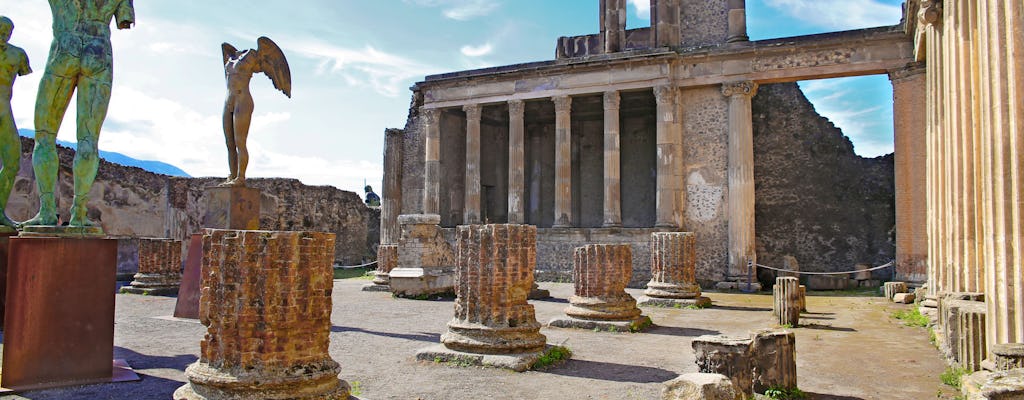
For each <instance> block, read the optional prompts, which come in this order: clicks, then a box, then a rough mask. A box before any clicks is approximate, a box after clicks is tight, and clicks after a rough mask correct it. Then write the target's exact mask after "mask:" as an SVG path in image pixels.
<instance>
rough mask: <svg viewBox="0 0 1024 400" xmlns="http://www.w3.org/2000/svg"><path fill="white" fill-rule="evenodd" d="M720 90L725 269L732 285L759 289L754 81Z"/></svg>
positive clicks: (730, 85) (729, 85)
mask: <svg viewBox="0 0 1024 400" xmlns="http://www.w3.org/2000/svg"><path fill="white" fill-rule="evenodd" d="M722 94H723V95H725V97H727V98H729V199H728V203H729V213H728V215H729V272H728V276H727V277H726V279H727V280H729V281H730V282H735V283H737V285H735V287H736V288H739V289H746V288H747V285H748V284H749V286H750V288H751V289H752V290H760V289H761V285H760V284H759V283H757V267H756V265H751V266H748V262H750V263H753V264H756V263H757V254H756V252H755V249H754V129H753V125H752V123H753V122H752V120H751V116H752V111H751V108H750V100H751V98H753V97H754V95H756V94H757V83H755V82H751V81H743V82H734V83H726V84H723V85H722Z"/></svg>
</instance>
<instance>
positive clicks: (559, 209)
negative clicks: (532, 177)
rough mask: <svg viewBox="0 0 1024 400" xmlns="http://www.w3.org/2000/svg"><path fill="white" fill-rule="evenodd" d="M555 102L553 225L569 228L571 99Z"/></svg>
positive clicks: (560, 98)
mask: <svg viewBox="0 0 1024 400" xmlns="http://www.w3.org/2000/svg"><path fill="white" fill-rule="evenodd" d="M551 100H552V101H554V102H555V223H554V225H553V226H552V227H554V228H569V227H572V225H573V220H572V97H569V96H556V97H553V98H551Z"/></svg>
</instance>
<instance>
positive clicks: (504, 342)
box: [392, 224, 547, 371]
mask: <svg viewBox="0 0 1024 400" xmlns="http://www.w3.org/2000/svg"><path fill="white" fill-rule="evenodd" d="M457 234H458V238H457V245H456V248H457V249H458V256H457V257H456V260H457V261H456V269H457V273H456V276H457V277H458V280H457V281H456V282H455V293H456V294H457V295H458V297H457V298H456V299H455V317H454V318H453V319H452V320H451V321H450V322H449V323H448V331H447V332H445V333H444V334H443V335H442V336H441V344H442V345H443V346H442V347H438V346H433V347H429V348H426V349H422V350H420V351H418V352H417V353H416V358H417V359H420V360H427V361H433V360H435V359H436V358H437V357H442V355H444V357H457V358H459V359H460V360H463V361H467V362H470V363H476V364H488V363H490V364H491V365H495V366H499V367H502V366H504V367H506V368H510V369H513V370H516V371H522V370H525V369H527V368H529V366H530V365H532V364H533V362H535V361H536V360H537V359H538V358H539V356H540V355H541V354H542V353H543V352H544V350H545V348H546V342H547V337H545V336H544V335H543V334H541V333H540V328H541V325H540V323H538V322H537V317H536V314H535V313H534V309H533V305H531V304H529V303H528V302H527V301H526V300H527V299H526V297H527V295H528V294H529V293H530V288H531V287H532V286H533V270H534V268H536V267H535V263H536V247H537V228H536V227H535V226H530V225H511V224H506V225H467V226H460V227H458V233H457ZM403 236H404V235H403ZM392 281H394V277H392ZM495 356H498V357H497V358H496V357H495ZM498 359H500V363H498V364H495V362H497V360H498ZM488 360H491V361H490V362H488ZM510 365H511V366H514V368H513V367H509V366H510Z"/></svg>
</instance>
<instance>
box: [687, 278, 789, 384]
mask: <svg viewBox="0 0 1024 400" xmlns="http://www.w3.org/2000/svg"><path fill="white" fill-rule="evenodd" d="M779 279H783V278H779ZM786 279H790V278H786ZM692 346H693V350H694V353H695V356H696V359H697V360H696V361H697V369H698V371H699V372H701V373H710V374H721V375H724V376H726V377H728V378H729V380H731V381H732V384H733V387H734V388H735V389H736V391H737V392H739V393H740V394H742V395H743V396H745V397H744V398H753V396H754V394H755V393H764V391H765V390H767V389H769V388H773V387H779V388H790V389H792V388H796V387H797V373H796V336H795V335H793V333H792V332H789V331H776V330H762V331H755V332H751V335H750V338H738V337H730V336H701V337H698V338H696V339H694V340H693V342H692Z"/></svg>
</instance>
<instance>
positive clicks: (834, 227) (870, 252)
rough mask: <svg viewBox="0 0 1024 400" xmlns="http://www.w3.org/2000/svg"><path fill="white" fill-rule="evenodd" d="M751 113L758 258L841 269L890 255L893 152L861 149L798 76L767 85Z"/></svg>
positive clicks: (773, 263) (774, 263)
mask: <svg viewBox="0 0 1024 400" xmlns="http://www.w3.org/2000/svg"><path fill="white" fill-rule="evenodd" d="M753 112H754V180H755V182H756V185H757V189H756V190H757V195H756V206H755V208H756V210H755V214H756V219H757V222H756V226H757V255H758V263H760V264H764V265H768V266H781V265H782V264H783V257H784V256H786V255H792V256H794V257H796V259H797V261H798V262H799V263H800V269H801V270H803V271H840V270H852V269H853V267H854V266H855V265H856V264H858V263H869V264H874V265H881V264H884V263H886V262H888V261H889V260H891V259H892V258H893V256H894V254H895V247H894V244H893V242H892V237H891V234H890V231H891V230H892V229H893V226H894V225H895V221H896V218H895V211H894V190H895V184H894V181H893V179H894V178H893V158H892V155H887V156H884V157H879V158H874V159H868V158H862V157H860V156H857V155H856V154H855V153H854V149H853V145H852V144H851V143H850V141H849V139H847V138H846V137H845V136H843V133H842V131H840V130H839V128H837V127H835V126H834V125H833V124H832V123H831V122H829V121H828V120H827V119H826V118H824V117H821V116H819V115H818V114H817V113H816V112H815V110H814V106H813V105H812V104H811V103H810V102H809V101H808V100H807V98H806V97H804V96H803V94H802V92H801V91H800V89H799V88H798V87H797V85H796V84H793V83H790V84H777V85H765V86H762V87H761V89H760V90H759V91H758V94H757V96H755V97H754V100H753ZM891 273H892V271H891V270H883V271H880V272H876V278H883V277H887V276H889V275H887V274H891Z"/></svg>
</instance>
